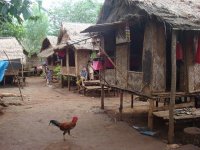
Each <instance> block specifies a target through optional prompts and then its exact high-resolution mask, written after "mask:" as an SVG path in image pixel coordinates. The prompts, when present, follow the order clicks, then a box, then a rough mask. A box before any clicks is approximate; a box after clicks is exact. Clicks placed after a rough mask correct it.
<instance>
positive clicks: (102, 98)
mask: <svg viewBox="0 0 200 150" xmlns="http://www.w3.org/2000/svg"><path fill="white" fill-rule="evenodd" d="M104 98H105V93H104V84H101V109H104Z"/></svg>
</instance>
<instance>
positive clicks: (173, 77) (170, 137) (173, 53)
mask: <svg viewBox="0 0 200 150" xmlns="http://www.w3.org/2000/svg"><path fill="white" fill-rule="evenodd" d="M171 64H172V74H171V95H170V104H169V130H168V142H169V143H170V144H171V143H173V141H174V105H175V95H176V32H175V31H172V43H171Z"/></svg>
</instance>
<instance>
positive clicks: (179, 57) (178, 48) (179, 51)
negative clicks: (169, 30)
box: [176, 42, 183, 60]
mask: <svg viewBox="0 0 200 150" xmlns="http://www.w3.org/2000/svg"><path fill="white" fill-rule="evenodd" d="M176 60H183V49H182V45H181V43H179V42H177V43H176Z"/></svg>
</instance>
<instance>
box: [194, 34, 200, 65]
mask: <svg viewBox="0 0 200 150" xmlns="http://www.w3.org/2000/svg"><path fill="white" fill-rule="evenodd" d="M195 62H196V63H198V64H200V37H199V38H198V46H197V51H196V56H195Z"/></svg>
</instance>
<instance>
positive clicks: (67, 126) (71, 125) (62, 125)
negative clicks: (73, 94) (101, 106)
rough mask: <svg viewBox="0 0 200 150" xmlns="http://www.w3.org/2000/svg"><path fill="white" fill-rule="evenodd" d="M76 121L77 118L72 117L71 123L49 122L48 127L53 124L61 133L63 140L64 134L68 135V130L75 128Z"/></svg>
mask: <svg viewBox="0 0 200 150" xmlns="http://www.w3.org/2000/svg"><path fill="white" fill-rule="evenodd" d="M77 121H78V117H73V118H72V121H71V122H62V123H61V122H58V121H57V120H50V122H49V125H50V124H53V125H54V126H56V127H58V128H60V130H61V131H64V132H63V140H65V134H66V133H68V134H69V135H70V130H71V129H73V128H74V127H75V126H76V123H77Z"/></svg>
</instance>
